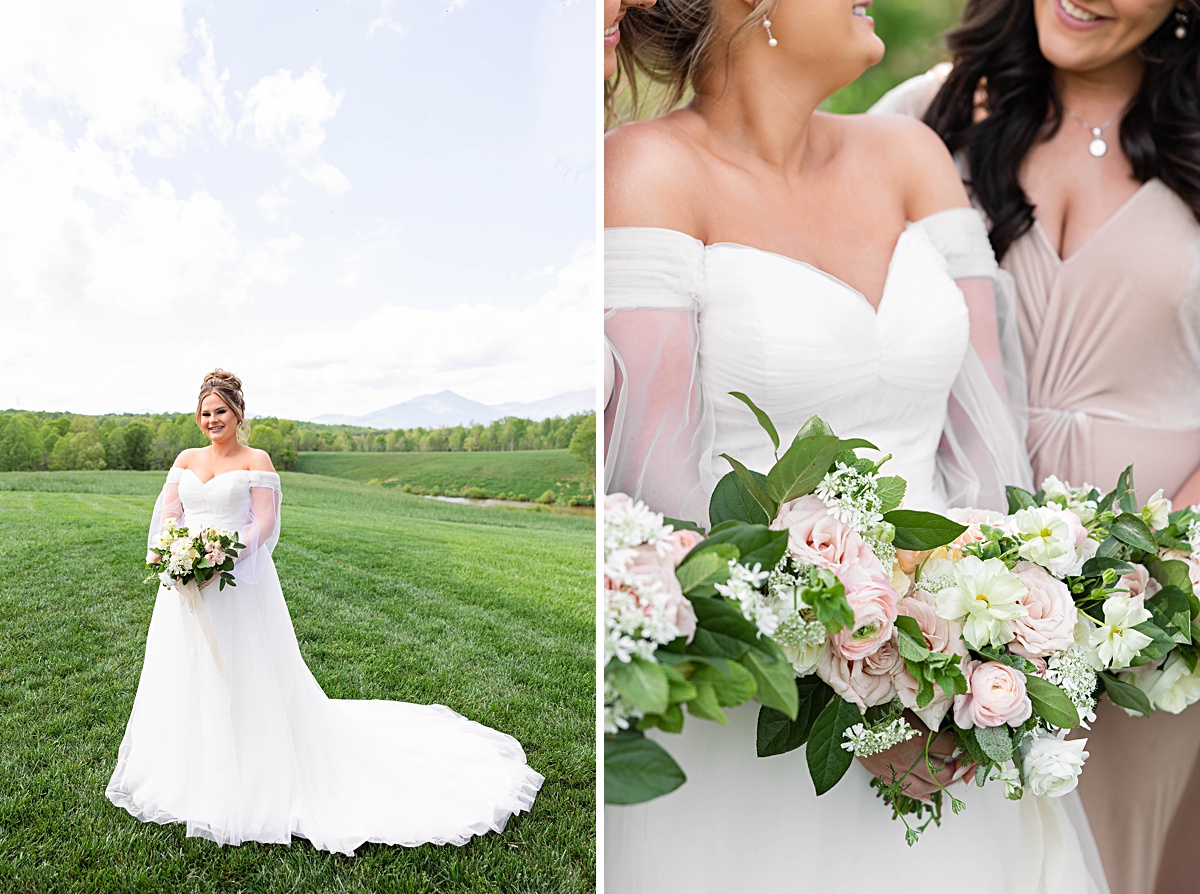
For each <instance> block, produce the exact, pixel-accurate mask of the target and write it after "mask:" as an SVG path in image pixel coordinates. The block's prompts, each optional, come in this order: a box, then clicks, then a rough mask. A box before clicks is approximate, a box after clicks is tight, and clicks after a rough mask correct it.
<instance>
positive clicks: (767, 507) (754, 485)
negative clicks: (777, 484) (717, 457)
mask: <svg viewBox="0 0 1200 894" xmlns="http://www.w3.org/2000/svg"><path fill="white" fill-rule="evenodd" d="M721 456H723V457H724V458H725V460H726V462H728V463H729V464H730V465H731V466H733V471H734V474H736V475H737V477H738V481H740V482H741V483H742V486H743V487H745V488H746V490H747V491H748V492H749V493H750V496H752V497H753V498H754V502H756V503H758V505H759V507H761V509H762V511H763V513H764V514H765V515H766V517H767V519H773V518H775V515H776V513H777V512H778V511H779V507H778V506H777V505H775V501H774V500H772V499H771V498H770V497H769V496H767V489H766V483H767V476H766V475H763V474H762V473H761V472H752V471H750V470H749V469H747V468H746V467H745V466H744V465H742V463H740V462H738V461H737V460H736V459H734V458H733V457H732V456H730V455H729V454H727V453H722V454H721ZM769 523H770V522H769V521H768V524H769Z"/></svg>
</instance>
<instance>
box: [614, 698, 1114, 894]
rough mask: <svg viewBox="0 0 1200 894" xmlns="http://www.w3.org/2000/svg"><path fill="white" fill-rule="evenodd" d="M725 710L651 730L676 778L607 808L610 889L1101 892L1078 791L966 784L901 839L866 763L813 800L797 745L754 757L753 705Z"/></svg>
mask: <svg viewBox="0 0 1200 894" xmlns="http://www.w3.org/2000/svg"><path fill="white" fill-rule="evenodd" d="M727 713H728V714H729V717H730V725H729V726H728V727H722V726H718V725H717V724H715V723H712V722H709V721H706V720H698V719H696V718H689V719H688V721H687V723H686V725H685V727H684V731H683V733H682V734H681V735H661V736H657V739H658V741H659V742H660V743H661V744H662V745H663V746H664V747H665V748H667V749H668V750H669V751H670V753H671V755H672V756H673V757H674V758H675V759H676V760H677V761H678V762H679V764H680V766H681V767H682V768H683V770H684V772H685V773H686V774H687V776H688V780H687V782H685V783H684V784H683V787H682V788H680V789H678V790H676V791H675V792H672V793H671V794H669V795H665V796H664V797H662V798H658V799H656V800H654V801H650V802H649V803H647V804H642V805H637V806H632V807H615V806H612V807H608V808H606V809H605V826H604V832H605V846H604V849H605V854H604V887H605V890H606V891H608V892H610V894H643V892H644V894H656V892H663V891H687V892H689V894H728V892H732V891H768V890H770V891H777V892H814V894H815V892H824V891H837V892H838V894H879V892H881V891H887V892H889V894H893V892H894V894H909V892H912V894H920V892H929V891H937V890H943V889H945V890H951V889H954V890H963V891H970V892H971V894H1107V891H1108V886H1107V884H1106V883H1105V880H1104V871H1103V869H1102V867H1101V865H1100V857H1099V852H1098V851H1097V850H1096V846H1095V843H1094V841H1093V840H1092V836H1091V832H1090V830H1089V828H1088V824H1087V819H1086V818H1085V817H1084V815H1083V810H1082V808H1081V807H1080V805H1079V798H1078V796H1077V795H1074V794H1072V795H1069V796H1067V797H1066V798H1062V799H1058V800H1052V799H1046V798H1033V797H1030V796H1028V795H1027V796H1026V797H1025V798H1023V799H1021V800H1020V801H1006V800H1005V799H1004V786H1003V785H999V784H995V783H993V784H990V785H989V786H986V787H984V788H978V787H976V786H974V785H973V784H961V783H960V784H957V785H955V786H954V788H953V789H952V791H953V792H954V794H955V795H956V796H957V797H958V798H960V799H961V800H963V801H965V802H966V804H967V809H966V810H965V811H964V812H963V813H962V814H960V815H958V816H955V815H954V814H953V813H952V812H951V810H950V806H949V803H948V800H947V801H946V806H945V812H944V816H943V819H942V825H941V826H940V827H935V826H930V828H929V829H927V830H926V831H925V832H924V833H923V834H922V836H921V839H920V841H918V842H917V843H916V845H914V846H913V847H909V846H907V845H906V844H905V841H904V826H903V825H902V824H901V823H900V822H899V821H898V820H897V821H893V820H892V819H891V812H890V810H889V809H888V808H887V807H886V806H885V805H884V804H883V803H882V802H881V801H880V800H879V799H878V798H877V797H876V796H875V790H874V789H872V788H871V787H870V786H869V785H868V782H869V780H870V778H871V777H870V774H869V773H868V772H867V771H866V770H865V769H864V768H863V767H862V766H860V765H859V764H857V763H855V764H854V765H853V766H851V767H850V771H849V772H848V773H847V774H846V776H845V778H843V779H842V781H841V782H839V783H838V784H837V786H836V787H834V789H833V790H832V791H829V792H827V793H826V794H824V795H822V796H820V797H819V798H818V797H817V795H816V793H815V791H814V789H813V784H812V780H811V779H810V777H809V773H808V767H807V764H806V763H805V760H804V751H803V749H800V750H797V751H793V752H790V753H789V754H786V755H779V756H776V757H770V758H759V757H757V756H756V755H755V748H754V740H755V731H756V727H757V718H758V706H757V705H754V704H750V705H743V706H741V707H739V708H733V709H730V710H729V711H728V712H727Z"/></svg>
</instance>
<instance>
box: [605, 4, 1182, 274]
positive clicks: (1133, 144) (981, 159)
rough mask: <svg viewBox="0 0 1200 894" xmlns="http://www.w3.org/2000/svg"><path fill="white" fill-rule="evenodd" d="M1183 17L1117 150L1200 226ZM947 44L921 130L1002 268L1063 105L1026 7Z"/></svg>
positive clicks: (1025, 225)
mask: <svg viewBox="0 0 1200 894" xmlns="http://www.w3.org/2000/svg"><path fill="white" fill-rule="evenodd" d="M660 2H661V0H660ZM1183 8H1184V9H1185V10H1186V11H1187V12H1188V13H1189V18H1190V20H1191V26H1190V29H1189V31H1188V33H1187V35H1186V36H1185V37H1184V38H1183V39H1182V40H1181V39H1179V38H1177V37H1176V36H1175V33H1174V31H1175V27H1176V21H1175V18H1174V17H1173V16H1170V15H1168V16H1167V19H1166V21H1165V22H1163V24H1162V25H1161V26H1160V27H1159V28H1158V30H1157V31H1155V32H1154V33H1153V34H1151V35H1150V36H1149V37H1148V38H1146V41H1145V43H1143V44H1142V46H1141V49H1140V52H1141V57H1142V59H1143V61H1144V62H1145V63H1146V68H1145V73H1144V74H1143V76H1142V83H1141V86H1140V87H1139V88H1138V92H1137V94H1136V95H1135V96H1134V98H1133V103H1132V104H1131V105H1130V107H1129V110H1128V111H1127V112H1126V113H1125V117H1124V118H1122V119H1121V131H1120V134H1121V149H1122V150H1124V152H1125V155H1126V157H1127V158H1128V159H1129V162H1130V164H1131V165H1132V166H1133V176H1134V177H1136V178H1137V179H1138V180H1139V181H1141V182H1142V183H1145V182H1146V181H1147V180H1150V179H1152V178H1154V177H1157V178H1159V179H1160V180H1162V182H1163V183H1164V184H1166V185H1167V186H1168V187H1169V188H1170V189H1171V190H1172V191H1173V192H1174V193H1175V194H1176V195H1178V196H1179V197H1180V198H1181V199H1183V201H1184V202H1185V203H1186V204H1187V205H1188V207H1189V208H1191V210H1192V213H1193V214H1194V215H1195V216H1196V219H1197V220H1200V36H1198V34H1197V29H1198V28H1200V0H1187V2H1186V3H1185V5H1184V7H1183ZM621 36H622V39H624V36H625V35H624V33H622V35H621ZM946 43H947V46H948V47H949V49H950V53H951V57H952V59H953V62H954V68H953V70H952V71H951V72H950V75H949V76H948V77H947V78H946V82H945V84H943V85H942V88H941V90H939V91H938V95H937V97H936V98H935V99H934V101H933V103H932V105H930V107H929V110H928V111H927V112H926V113H925V123H926V124H928V125H929V126H930V127H932V128H933V129H934V130H935V131H937V133H938V135H939V136H941V138H942V139H943V140H944V141H945V142H946V145H947V146H948V147H949V149H950V151H951V153H953V154H955V155H960V154H961V157H963V158H964V159H965V160H966V168H967V176H968V177H969V180H968V184H967V185H968V187H969V188H970V189H971V191H972V192H973V193H974V194H975V198H976V199H977V201H978V203H979V205H980V206H981V208H982V210H983V212H984V214H985V215H987V218H988V220H989V221H990V222H991V224H990V226H991V233H990V236H991V240H992V248H993V249H995V251H996V257H997V258H999V259H1003V258H1004V255H1005V253H1006V252H1007V251H1008V249H1009V247H1010V246H1011V245H1012V244H1013V243H1014V242H1015V241H1016V240H1017V239H1019V238H1020V237H1021V236H1023V235H1024V234H1025V233H1026V232H1028V231H1029V228H1030V227H1032V226H1033V206H1032V205H1030V204H1029V199H1028V197H1027V196H1026V195H1025V191H1024V190H1023V189H1022V188H1021V184H1020V181H1019V180H1018V179H1017V175H1018V173H1019V171H1020V168H1021V163H1022V162H1023V161H1024V160H1025V154H1026V153H1027V152H1028V151H1029V150H1030V148H1032V147H1033V145H1034V144H1035V143H1036V142H1038V141H1039V140H1042V139H1046V138H1048V137H1050V136H1052V135H1054V134H1055V133H1056V132H1057V131H1058V128H1059V127H1061V126H1062V123H1063V103H1062V97H1061V96H1059V94H1058V90H1057V88H1056V87H1055V86H1054V77H1053V74H1054V67H1053V66H1052V65H1051V64H1050V62H1049V61H1047V59H1046V57H1045V56H1043V55H1042V51H1041V49H1040V48H1039V46H1038V34H1037V26H1036V25H1035V23H1034V15H1033V3H1032V2H1030V0H969V2H968V3H967V6H966V9H965V11H964V13H963V20H962V24H960V25H959V26H958V27H957V28H955V29H954V30H952V31H951V32H950V33H949V34H948V35H947V36H946ZM620 49H621V48H620V46H618V47H617V50H618V52H619V51H620ZM980 96H982V98H983V107H982V109H981V110H977V108H976V104H977V102H978V101H979V97H980ZM980 111H981V112H982V113H983V114H982V115H980V114H979V112H980Z"/></svg>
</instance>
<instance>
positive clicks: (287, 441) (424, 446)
mask: <svg viewBox="0 0 1200 894" xmlns="http://www.w3.org/2000/svg"><path fill="white" fill-rule="evenodd" d="M589 420H590V422H589ZM589 425H590V431H591V435H590V444H591V453H592V455H593V456H594V454H595V441H596V435H595V432H596V414H595V413H577V414H574V415H572V416H565V417H563V416H555V417H551V418H549V419H542V420H540V421H537V422H535V421H533V420H530V419H519V418H517V417H515V416H508V417H505V418H504V419H499V420H497V421H495V422H493V423H491V424H490V425H486V426H485V425H465V426H464V425H455V426H447V427H444V428H431V429H426V428H410V429H392V430H390V431H389V430H379V429H372V428H363V427H362V426H352V425H322V424H320V423H316V422H298V421H296V420H293V419H277V418H275V417H266V418H262V419H252V420H249V430H250V431H249V440H250V446H251V447H257V448H259V449H261V450H265V451H267V453H269V454H270V455H271V461H272V462H273V463H274V464H275V468H277V469H280V470H283V471H291V470H294V469H295V468H296V460H297V457H298V456H299V454H300V453H301V452H306V451H314V452H315V451H326V452H343V453H428V452H451V453H462V452H465V453H475V452H488V451H505V450H566V449H573V451H574V452H573V454H572V455H576V456H578V457H579V461H580V462H584V459H583V454H584V453H585V452H586V451H587V449H588V447H587V445H588V443H589V440H588V438H589V436H588V434H587V431H588V426H589ZM576 435H579V438H578V441H576ZM207 443H208V439H207V438H206V437H205V436H204V434H203V433H202V432H201V431H200V429H199V428H197V426H196V423H195V421H194V419H193V417H192V416H191V415H190V414H187V413H179V414H157V415H141V416H138V415H107V416H81V415H75V414H71V413H46V412H18V411H16V410H2V411H0V472H36V471H52V472H58V471H65V470H68V469H76V470H81V471H94V470H99V469H125V470H132V471H143V470H147V469H168V468H170V466H171V463H172V462H174V460H175V457H176V456H178V455H179V453H180V451H182V450H184V449H186V448H188V447H203V446H204V445H206V444H207ZM572 443H575V447H574V448H572V446H571V445H572ZM584 465H585V467H586V468H587V469H588V470H589V471H591V470H592V469H594V467H595V461H594V459H590V460H587V461H586V462H584Z"/></svg>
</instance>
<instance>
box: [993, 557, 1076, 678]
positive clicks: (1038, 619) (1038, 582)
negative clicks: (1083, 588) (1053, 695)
mask: <svg viewBox="0 0 1200 894" xmlns="http://www.w3.org/2000/svg"><path fill="white" fill-rule="evenodd" d="M1013 571H1014V572H1015V573H1016V575H1017V577H1019V578H1020V579H1021V583H1023V584H1024V585H1025V591H1026V592H1025V596H1024V598H1022V599H1021V604H1022V605H1024V606H1025V608H1026V609H1027V610H1028V612H1029V614H1028V615H1026V616H1025V617H1023V618H1016V619H1014V620H1012V621H1009V622H1008V625H1009V627H1010V628H1012V632H1013V635H1014V639H1013V640H1012V642H1010V643H1009V644H1008V648H1009V651H1011V652H1013V653H1014V654H1016V655H1021V656H1022V657H1024V658H1045V657H1046V656H1047V655H1053V654H1054V653H1055V652H1061V651H1062V650H1063V649H1066V648H1067V647H1068V646H1070V645H1071V644H1072V643H1073V642H1075V623H1076V622H1077V621H1078V620H1079V612H1078V611H1076V609H1075V601H1074V600H1073V599H1072V598H1071V593H1070V592H1069V591H1068V590H1067V585H1066V584H1064V583H1063V582H1062V581H1060V580H1059V579H1058V578H1056V577H1053V576H1051V575H1050V574H1049V573H1048V572H1047V571H1046V570H1045V569H1044V568H1042V567H1041V566H1040V565H1035V564H1033V563H1032V562H1018V563H1017V564H1016V567H1014V568H1013Z"/></svg>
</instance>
